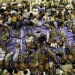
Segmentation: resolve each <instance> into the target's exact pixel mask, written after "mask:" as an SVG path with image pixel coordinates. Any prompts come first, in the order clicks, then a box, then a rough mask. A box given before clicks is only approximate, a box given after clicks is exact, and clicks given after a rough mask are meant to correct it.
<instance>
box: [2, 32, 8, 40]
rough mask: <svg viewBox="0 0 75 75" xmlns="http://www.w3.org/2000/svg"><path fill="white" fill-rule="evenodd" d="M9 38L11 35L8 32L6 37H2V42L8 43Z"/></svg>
mask: <svg viewBox="0 0 75 75" xmlns="http://www.w3.org/2000/svg"><path fill="white" fill-rule="evenodd" d="M8 38H9V33H8V32H7V33H6V34H5V35H4V36H2V37H1V40H2V41H6V40H8Z"/></svg>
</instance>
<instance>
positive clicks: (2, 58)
mask: <svg viewBox="0 0 75 75" xmlns="http://www.w3.org/2000/svg"><path fill="white" fill-rule="evenodd" d="M4 57H5V51H3V50H2V48H0V61H3V60H4Z"/></svg>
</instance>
